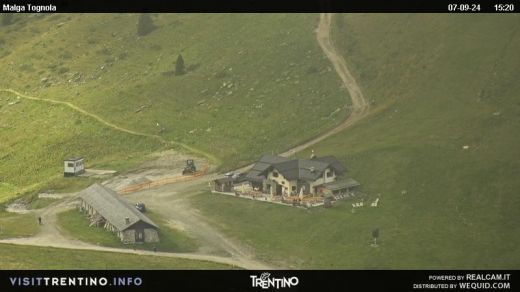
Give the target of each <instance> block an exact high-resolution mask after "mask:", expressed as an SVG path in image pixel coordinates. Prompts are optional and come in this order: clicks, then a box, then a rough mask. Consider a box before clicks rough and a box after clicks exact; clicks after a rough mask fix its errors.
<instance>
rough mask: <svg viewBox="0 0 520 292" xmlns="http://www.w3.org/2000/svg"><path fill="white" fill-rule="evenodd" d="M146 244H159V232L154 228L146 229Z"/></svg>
mask: <svg viewBox="0 0 520 292" xmlns="http://www.w3.org/2000/svg"><path fill="white" fill-rule="evenodd" d="M144 242H159V232H157V230H156V229H154V228H145V229H144Z"/></svg>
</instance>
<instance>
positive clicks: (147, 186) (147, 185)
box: [117, 165, 209, 195]
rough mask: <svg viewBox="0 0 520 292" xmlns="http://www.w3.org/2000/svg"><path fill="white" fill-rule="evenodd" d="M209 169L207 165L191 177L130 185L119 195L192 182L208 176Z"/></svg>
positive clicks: (182, 176) (185, 176)
mask: <svg viewBox="0 0 520 292" xmlns="http://www.w3.org/2000/svg"><path fill="white" fill-rule="evenodd" d="M208 169H209V165H206V166H205V167H204V168H203V169H202V170H199V171H196V172H194V173H192V174H190V175H175V176H172V177H166V178H161V179H158V180H153V181H147V182H142V183H138V184H132V185H128V186H125V187H123V188H121V189H119V190H118V191H117V193H118V194H120V195H123V194H128V193H133V192H137V191H141V190H146V189H151V188H155V187H159V186H164V185H168V184H172V183H177V182H184V181H190V180H193V179H195V178H197V177H200V176H203V175H204V174H206V172H207V171H208Z"/></svg>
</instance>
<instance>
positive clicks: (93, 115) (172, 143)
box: [0, 88, 219, 162]
mask: <svg viewBox="0 0 520 292" xmlns="http://www.w3.org/2000/svg"><path fill="white" fill-rule="evenodd" d="M0 92H9V93H12V94H15V95H17V96H20V97H23V98H25V99H29V100H34V101H43V102H48V103H52V104H59V105H63V106H66V107H69V108H71V109H72V110H74V111H77V112H79V113H81V114H82V115H85V116H87V117H90V118H92V119H94V120H96V121H98V122H99V123H101V124H103V125H105V126H106V127H109V128H112V129H114V130H116V131H120V132H123V133H127V134H130V135H135V136H141V137H147V138H152V139H156V140H157V141H159V142H160V143H162V144H165V145H177V146H180V147H182V148H184V149H186V150H188V151H189V152H192V153H196V154H199V155H202V156H205V157H207V158H208V159H210V160H211V161H213V162H217V161H219V159H217V158H216V157H215V156H213V155H211V154H209V153H207V152H204V151H202V150H199V149H196V148H193V147H191V146H189V145H186V144H184V143H180V142H176V141H168V140H166V139H164V138H163V137H161V136H159V135H154V134H148V133H143V132H138V131H134V130H129V129H126V128H123V127H120V126H118V125H116V124H114V123H111V122H109V121H107V120H105V119H103V118H102V117H100V116H98V115H96V114H94V113H91V112H88V111H86V110H84V109H82V108H80V107H78V106H76V105H74V104H73V103H71V102H68V101H61V100H54V99H49V98H41V97H35V96H30V95H27V94H23V93H21V92H18V91H16V90H14V89H11V88H7V89H0Z"/></svg>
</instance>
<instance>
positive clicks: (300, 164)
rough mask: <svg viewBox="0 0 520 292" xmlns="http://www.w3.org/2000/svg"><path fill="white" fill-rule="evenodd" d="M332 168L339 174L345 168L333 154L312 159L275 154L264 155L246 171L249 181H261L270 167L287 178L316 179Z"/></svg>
mask: <svg viewBox="0 0 520 292" xmlns="http://www.w3.org/2000/svg"><path fill="white" fill-rule="evenodd" d="M328 167H331V168H333V169H334V170H335V171H336V172H337V173H338V174H339V175H341V174H343V173H344V172H345V171H346V168H345V167H344V166H343V165H342V164H341V162H339V160H337V159H336V158H335V157H334V156H324V157H320V158H313V159H310V160H309V159H289V158H286V157H281V156H275V155H264V156H262V158H260V160H259V161H258V162H257V163H255V165H254V166H253V167H252V168H251V170H250V171H249V172H248V173H247V175H246V179H247V180H249V181H258V182H260V181H262V180H264V179H265V178H266V174H267V172H268V171H269V170H271V169H276V170H277V171H278V172H280V173H281V174H282V175H283V176H284V177H285V178H286V179H288V180H306V181H308V180H316V179H318V178H319V177H321V176H322V175H323V172H324V171H325V170H326V169H327V168H328Z"/></svg>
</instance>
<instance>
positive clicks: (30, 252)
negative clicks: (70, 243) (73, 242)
mask: <svg viewBox="0 0 520 292" xmlns="http://www.w3.org/2000/svg"><path fill="white" fill-rule="evenodd" d="M0 259H2V265H1V266H0V270H1V269H6V270H7V269H11V270H27V269H38V270H39V269H45V270H57V269H60V270H78V269H85V270H89V269H91V270H105V269H106V270H116V269H117V270H148V269H150V270H157V269H166V270H177V269H179V270H181V269H183V270H184V269H190V270H191V269H193V270H214V269H234V268H235V267H233V266H229V265H224V264H218V263H213V262H207V261H194V260H186V259H176V258H168V257H160V256H148V255H133V254H119V253H113V252H98V251H86V250H71V249H61V248H52V247H36V246H17V245H12V244H2V248H0Z"/></svg>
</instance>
